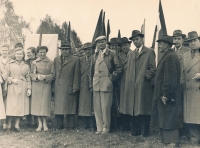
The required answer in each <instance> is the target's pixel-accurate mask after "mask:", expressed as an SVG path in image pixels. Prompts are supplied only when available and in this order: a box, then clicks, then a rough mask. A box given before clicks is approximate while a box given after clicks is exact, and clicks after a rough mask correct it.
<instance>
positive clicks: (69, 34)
mask: <svg viewBox="0 0 200 148" xmlns="http://www.w3.org/2000/svg"><path fill="white" fill-rule="evenodd" d="M67 41H68V42H69V44H71V24H70V21H69V25H68V28H67Z"/></svg>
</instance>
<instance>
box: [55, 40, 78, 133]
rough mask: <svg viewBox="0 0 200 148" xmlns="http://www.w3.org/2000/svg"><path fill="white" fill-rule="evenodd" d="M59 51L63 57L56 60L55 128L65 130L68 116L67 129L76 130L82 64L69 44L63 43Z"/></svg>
mask: <svg viewBox="0 0 200 148" xmlns="http://www.w3.org/2000/svg"><path fill="white" fill-rule="evenodd" d="M59 49H60V50H61V56H58V57H56V58H55V59H54V68H55V82H54V89H53V90H54V99H55V108H54V114H55V126H56V128H58V129H63V128H64V124H63V121H64V115H66V119H67V127H68V128H74V126H75V114H76V111H77V103H78V101H77V92H78V90H79V85H80V68H79V67H80V62H79V58H78V57H75V56H73V55H71V54H72V53H71V46H70V44H69V43H68V42H62V43H61V47H59Z"/></svg>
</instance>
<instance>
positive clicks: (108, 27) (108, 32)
mask: <svg viewBox="0 0 200 148" xmlns="http://www.w3.org/2000/svg"><path fill="white" fill-rule="evenodd" d="M110 32H111V30H110V22H109V20H108V23H107V35H106V36H107V41H109V35H110Z"/></svg>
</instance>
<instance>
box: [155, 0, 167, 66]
mask: <svg viewBox="0 0 200 148" xmlns="http://www.w3.org/2000/svg"><path fill="white" fill-rule="evenodd" d="M158 13H159V17H158V22H157V33H156V34H157V35H156V39H155V42H156V40H157V39H160V38H161V37H162V36H163V35H167V29H166V25H165V17H164V13H163V8H162V4H161V0H160V1H159V11H158ZM155 45H157V43H155ZM155 49H156V50H155V54H156V57H157V58H156V63H157V64H158V62H159V61H160V59H161V57H162V56H163V53H160V52H159V51H158V48H155Z"/></svg>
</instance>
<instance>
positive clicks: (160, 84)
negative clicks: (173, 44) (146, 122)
mask: <svg viewBox="0 0 200 148" xmlns="http://www.w3.org/2000/svg"><path fill="white" fill-rule="evenodd" d="M180 77H181V70H180V61H179V58H178V56H177V55H176V53H175V52H174V50H173V49H169V50H167V51H166V52H165V53H164V54H163V57H162V58H161V60H160V62H159V63H158V66H157V71H156V76H155V87H154V96H153V108H152V125H153V126H159V127H160V128H162V129H177V128H181V127H182V123H183V120H182V116H183V113H182V101H181V96H180ZM162 96H164V97H167V98H168V99H169V100H168V101H167V102H166V105H164V104H163V102H162V99H161V97H162ZM173 100H174V101H173Z"/></svg>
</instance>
